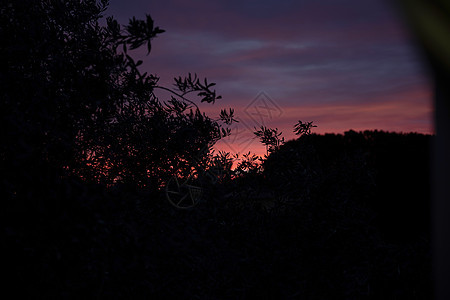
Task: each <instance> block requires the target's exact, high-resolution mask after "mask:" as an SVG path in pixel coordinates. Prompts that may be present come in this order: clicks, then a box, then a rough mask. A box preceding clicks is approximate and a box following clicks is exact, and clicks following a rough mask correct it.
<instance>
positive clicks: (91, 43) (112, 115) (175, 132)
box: [0, 0, 234, 187]
mask: <svg viewBox="0 0 450 300" xmlns="http://www.w3.org/2000/svg"><path fill="white" fill-rule="evenodd" d="M107 4H108V1H106V0H101V1H93V0H92V1H82V2H78V1H69V2H64V1H27V0H25V1H6V3H5V5H2V14H1V17H0V20H1V21H0V22H1V26H2V27H1V28H2V31H1V32H2V40H3V41H4V45H3V46H2V49H1V50H0V51H1V56H2V59H1V64H2V68H1V83H0V86H1V94H2V101H1V111H2V118H1V122H2V128H3V129H2V130H3V133H2V136H3V141H2V143H3V146H2V148H1V159H2V165H3V168H2V169H3V170H4V171H5V172H6V173H8V172H19V171H20V170H19V169H21V171H20V172H22V173H23V172H29V171H30V168H31V167H32V166H36V170H42V165H39V166H37V165H36V164H37V162H39V164H45V165H46V166H48V167H51V168H55V169H58V170H60V171H63V172H64V173H66V174H75V175H77V176H80V177H82V178H84V179H85V180H87V181H92V182H101V183H104V184H112V183H114V182H116V181H121V182H127V183H132V184H136V185H138V186H152V187H158V186H160V185H161V184H162V183H163V182H164V180H165V178H168V177H169V176H170V175H172V174H174V173H176V172H181V173H186V172H188V171H189V169H190V166H189V165H190V163H191V161H192V160H193V159H194V158H195V159H196V160H197V161H204V160H206V158H207V155H206V154H207V152H208V151H209V149H210V148H211V146H212V145H213V144H214V143H215V142H216V141H217V140H218V139H220V138H221V137H223V136H225V135H227V134H229V131H227V130H226V128H223V125H227V124H230V122H232V121H233V120H234V119H233V117H232V115H233V111H230V112H229V113H228V112H226V111H223V112H222V114H221V117H220V119H219V120H213V119H211V118H209V117H208V116H206V115H205V114H204V113H201V112H200V110H199V108H198V106H197V105H196V104H195V102H194V101H192V100H190V99H188V98H187V94H189V93H192V92H195V93H196V94H197V97H199V98H200V101H201V102H208V103H214V102H215V101H216V100H217V99H220V98H221V97H220V96H218V95H216V91H215V90H213V89H212V87H213V86H214V83H208V81H207V80H206V79H204V80H200V79H199V78H198V77H197V75H191V74H189V75H188V76H187V77H185V78H182V77H178V78H175V88H176V90H173V89H169V88H166V87H163V86H160V85H159V84H158V80H159V78H158V77H156V76H155V75H152V74H147V73H141V72H140V70H139V66H140V65H141V64H142V61H135V60H134V59H133V58H132V57H131V54H130V52H129V51H131V50H134V49H137V48H139V47H141V46H143V45H145V46H146V49H147V52H148V53H150V51H151V43H152V40H153V39H154V38H155V37H157V36H158V35H159V34H161V33H163V32H164V30H162V29H160V28H159V27H155V26H154V22H153V19H152V18H151V17H150V16H149V15H147V16H146V18H145V20H138V19H136V18H134V17H133V18H132V19H130V21H129V24H128V25H127V26H124V27H122V26H120V25H119V24H118V22H117V21H116V20H114V19H113V18H112V17H108V18H106V24H105V25H104V26H102V25H100V19H101V18H102V14H103V13H104V12H105V10H106V8H107ZM148 53H147V54H148ZM155 89H164V90H167V91H170V92H171V93H172V97H171V99H169V100H168V101H166V102H162V101H160V100H159V99H158V98H157V97H156V96H155V94H154V91H155ZM6 128H8V129H6ZM205 149H206V151H204V150H205ZM11 162H15V165H12V164H11ZM17 164H20V165H21V168H19V169H18V168H17ZM6 170H8V171H6Z"/></svg>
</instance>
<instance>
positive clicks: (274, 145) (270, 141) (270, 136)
mask: <svg viewBox="0 0 450 300" xmlns="http://www.w3.org/2000/svg"><path fill="white" fill-rule="evenodd" d="M255 130H256V131H255V132H254V134H255V135H256V136H257V137H259V139H260V141H261V143H262V144H263V145H266V150H267V153H270V152H273V151H275V150H276V149H278V147H279V146H280V145H282V144H283V143H284V137H281V134H282V132H278V128H275V129H273V128H267V127H266V126H261V127H260V129H256V127H255Z"/></svg>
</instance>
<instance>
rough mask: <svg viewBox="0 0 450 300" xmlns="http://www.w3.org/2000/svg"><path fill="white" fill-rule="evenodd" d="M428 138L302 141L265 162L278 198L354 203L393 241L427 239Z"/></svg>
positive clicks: (358, 135) (368, 135)
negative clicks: (281, 195) (282, 195)
mask: <svg viewBox="0 0 450 300" xmlns="http://www.w3.org/2000/svg"><path fill="white" fill-rule="evenodd" d="M431 139H432V136H431V135H424V134H418V133H395V132H384V131H377V130H375V131H364V132H355V131H347V132H345V134H325V135H317V134H310V135H303V136H301V137H300V138H298V139H296V140H292V141H289V142H287V143H286V144H284V145H282V146H281V147H280V149H279V150H278V151H276V152H274V153H272V154H271V155H270V156H269V157H268V159H267V160H266V161H265V162H264V164H263V166H264V174H265V176H266V177H267V178H270V180H268V181H267V184H269V185H270V186H271V187H272V188H274V189H276V190H278V191H279V192H280V193H288V194H289V195H292V196H295V195H301V196H302V197H310V198H311V197H312V198H314V197H330V198H333V199H336V201H355V202H357V203H359V204H360V205H367V206H368V207H370V208H371V209H373V210H374V211H375V212H376V221H377V223H378V225H379V226H381V227H380V228H381V229H382V231H383V232H384V233H385V234H386V235H387V236H390V237H392V238H394V239H396V240H398V239H407V238H409V237H411V235H415V234H418V233H419V232H420V233H422V234H426V235H427V236H428V235H429V230H430V225H429V222H430V219H429V213H430V184H431V182H430V180H431V179H430V148H431Z"/></svg>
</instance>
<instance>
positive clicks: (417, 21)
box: [400, 0, 450, 70]
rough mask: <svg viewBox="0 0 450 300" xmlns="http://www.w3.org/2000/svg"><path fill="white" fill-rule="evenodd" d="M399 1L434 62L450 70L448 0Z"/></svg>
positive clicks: (449, 14)
mask: <svg viewBox="0 0 450 300" xmlns="http://www.w3.org/2000/svg"><path fill="white" fill-rule="evenodd" d="M400 2H401V3H402V5H403V7H404V9H405V12H406V15H407V17H408V18H409V21H410V22H411V24H412V26H413V29H414V31H415V32H416V34H417V35H418V37H419V39H420V41H421V42H422V43H423V45H424V47H425V48H426V49H427V51H428V52H429V53H430V54H431V55H432V56H433V59H434V60H436V62H438V63H440V64H442V66H443V67H445V69H447V70H450V1H448V0H438V1H430V0H400Z"/></svg>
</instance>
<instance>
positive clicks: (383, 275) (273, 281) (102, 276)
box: [2, 132, 431, 299]
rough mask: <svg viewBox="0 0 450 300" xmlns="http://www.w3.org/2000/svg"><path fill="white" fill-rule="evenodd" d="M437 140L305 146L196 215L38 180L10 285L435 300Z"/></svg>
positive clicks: (33, 292)
mask: <svg viewBox="0 0 450 300" xmlns="http://www.w3.org/2000/svg"><path fill="white" fill-rule="evenodd" d="M429 139H430V137H429V136H423V135H418V134H409V135H400V134H394V133H384V132H365V133H364V134H362V133H355V132H348V133H346V134H345V135H344V136H342V135H325V136H319V135H311V136H305V137H304V138H301V139H299V140H296V141H290V142H288V143H287V144H286V145H285V146H282V147H281V148H280V149H279V151H278V152H276V153H274V154H272V155H271V156H269V158H268V159H267V161H266V167H265V171H264V172H263V173H262V174H259V175H253V177H252V176H249V177H248V178H247V177H242V178H241V179H240V182H238V181H237V182H234V183H228V184H229V185H232V187H233V188H234V190H233V191H234V192H236V195H235V196H233V197H228V198H227V199H223V198H221V197H220V195H223V194H226V192H225V193H224V191H225V190H226V189H227V188H230V186H228V187H225V186H216V187H215V188H216V191H213V192H212V193H213V197H211V198H209V199H207V202H203V203H200V204H199V205H198V206H196V207H195V208H194V209H192V210H188V211H181V210H176V209H175V208H173V207H172V206H170V205H169V204H168V202H167V201H166V199H165V198H164V197H161V195H159V194H158V193H152V192H150V191H145V190H136V189H132V188H127V186H125V185H118V186H115V187H112V188H105V187H103V186H100V185H87V184H86V183H84V182H83V181H80V180H78V179H73V178H72V179H71V178H65V179H62V180H57V179H55V178H57V177H55V176H53V174H45V173H40V174H39V177H38V178H36V179H34V180H33V181H30V182H29V184H28V185H27V187H26V190H24V191H23V192H18V195H17V196H15V197H13V198H9V201H14V203H12V204H9V205H8V208H9V209H8V211H7V215H4V216H3V220H6V221H7V226H6V227H5V228H4V230H5V236H4V237H3V240H2V247H3V248H4V250H6V252H3V253H4V255H5V256H4V257H5V258H6V264H7V268H6V269H5V270H8V277H9V279H10V280H12V283H11V284H13V285H10V287H13V289H14V290H15V291H17V292H18V293H21V294H22V293H25V294H26V295H28V296H29V297H32V298H34V297H36V296H37V295H39V296H40V297H42V298H49V297H69V298H70V297H75V296H88V295H90V296H100V297H101V298H106V299H107V298H111V297H124V298H128V297H131V296H137V295H146V296H148V297H150V296H152V297H164V298H165V297H169V296H174V297H175V296H176V297H183V298H184V297H186V298H203V299H211V298H253V297H258V298H259V297H261V298H278V297H282V298H288V297H295V298H297V297H298V298H301V299H305V298H306V299H330V298H332V299H337V298H341V299H425V298H428V297H430V294H431V278H430V239H429V238H430V235H429V232H428V230H429V226H428V206H429V202H428V201H429V196H428V192H429V191H428V182H427V180H428V175H427V169H428V168H427V165H428V159H427V152H428V143H429ZM283 164H286V165H283ZM244 181H245V182H244ZM249 182H251V185H250V186H249V185H248V184H249ZM249 187H251V188H253V192H247V193H246V191H248V190H249ZM257 189H260V192H258V191H255V190H257ZM267 190H270V191H273V193H272V194H269V196H267V193H266V192H267ZM214 193H216V195H214ZM261 195H263V196H261ZM264 195H265V196H264Z"/></svg>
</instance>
